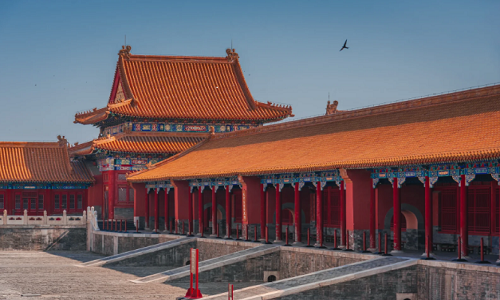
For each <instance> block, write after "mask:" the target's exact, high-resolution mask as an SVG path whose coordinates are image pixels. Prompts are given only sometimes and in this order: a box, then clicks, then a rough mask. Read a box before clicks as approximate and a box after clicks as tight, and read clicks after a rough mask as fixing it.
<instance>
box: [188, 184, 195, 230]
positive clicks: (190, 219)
mask: <svg viewBox="0 0 500 300" xmlns="http://www.w3.org/2000/svg"><path fill="white" fill-rule="evenodd" d="M193 202H194V194H193V190H192V189H191V187H189V201H188V210H189V212H188V235H191V234H192V231H193Z"/></svg>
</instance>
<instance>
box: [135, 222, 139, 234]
mask: <svg viewBox="0 0 500 300" xmlns="http://www.w3.org/2000/svg"><path fill="white" fill-rule="evenodd" d="M135 232H136V233H137V232H139V220H136V221H135Z"/></svg>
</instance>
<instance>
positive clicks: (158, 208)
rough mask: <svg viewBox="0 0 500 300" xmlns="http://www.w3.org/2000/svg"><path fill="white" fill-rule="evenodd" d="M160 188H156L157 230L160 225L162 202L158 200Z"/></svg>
mask: <svg viewBox="0 0 500 300" xmlns="http://www.w3.org/2000/svg"><path fill="white" fill-rule="evenodd" d="M159 192H160V191H159V189H154V193H155V232H157V231H158V227H159V225H160V202H159V201H158V194H159Z"/></svg>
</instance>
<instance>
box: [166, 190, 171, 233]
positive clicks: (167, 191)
mask: <svg viewBox="0 0 500 300" xmlns="http://www.w3.org/2000/svg"><path fill="white" fill-rule="evenodd" d="M169 192H170V189H168V188H167V189H165V231H168V224H169V223H168V193H169Z"/></svg>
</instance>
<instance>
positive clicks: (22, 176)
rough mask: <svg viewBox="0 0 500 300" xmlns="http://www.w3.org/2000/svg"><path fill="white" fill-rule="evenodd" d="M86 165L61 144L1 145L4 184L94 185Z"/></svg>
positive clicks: (0, 177)
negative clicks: (55, 183)
mask: <svg viewBox="0 0 500 300" xmlns="http://www.w3.org/2000/svg"><path fill="white" fill-rule="evenodd" d="M93 181H94V179H93V177H92V175H91V174H90V173H89V171H88V169H87V168H86V167H85V165H84V164H83V163H82V162H79V161H71V160H70V158H69V155H68V149H67V147H66V146H65V145H60V144H59V143H57V142H55V143H32V142H0V182H38V183H41V182H58V183H92V182H93Z"/></svg>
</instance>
